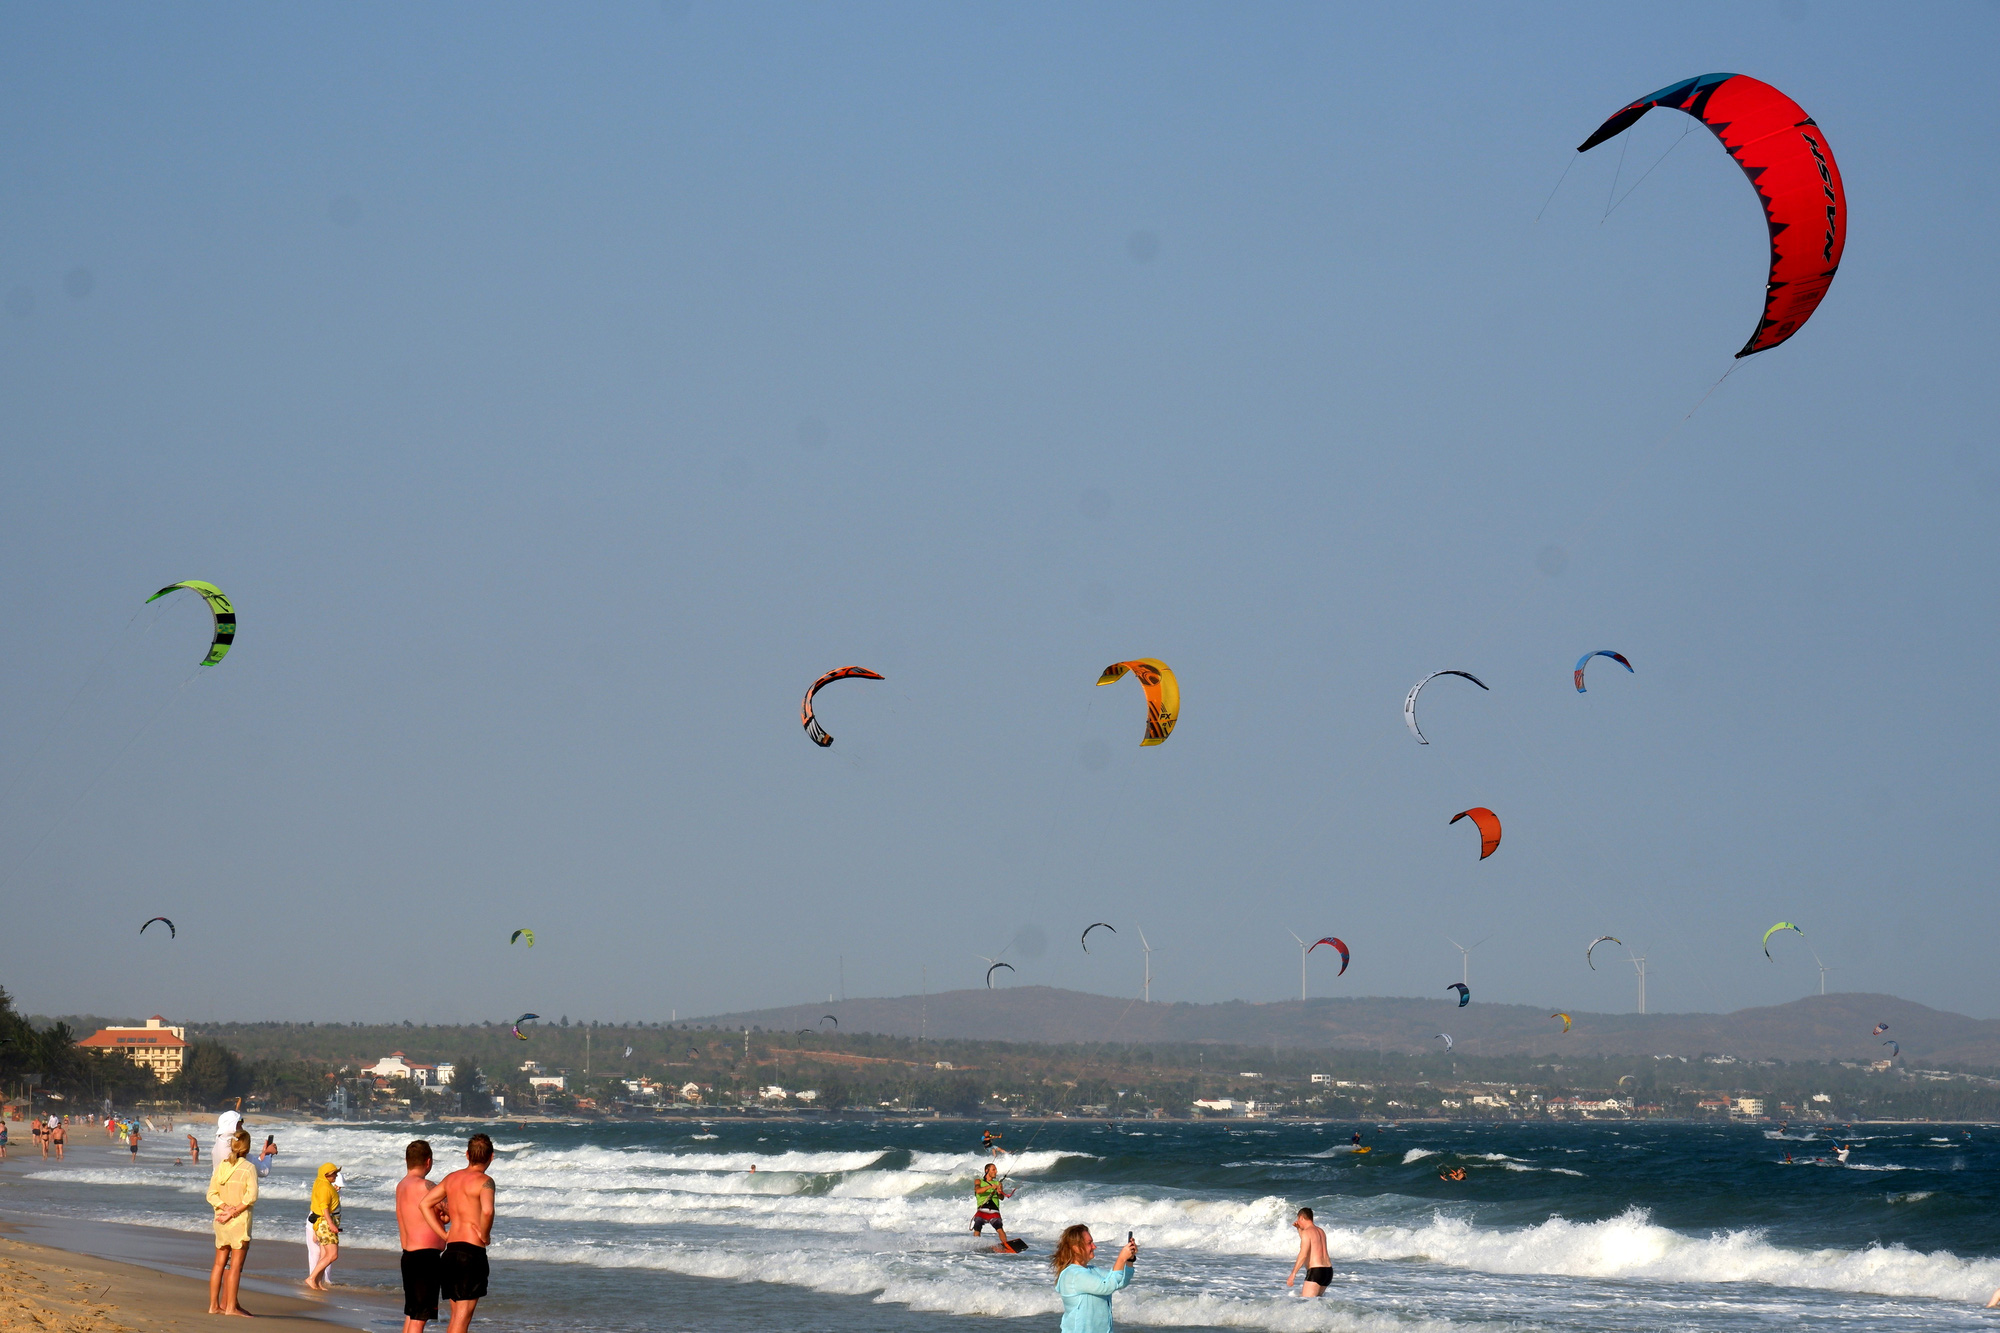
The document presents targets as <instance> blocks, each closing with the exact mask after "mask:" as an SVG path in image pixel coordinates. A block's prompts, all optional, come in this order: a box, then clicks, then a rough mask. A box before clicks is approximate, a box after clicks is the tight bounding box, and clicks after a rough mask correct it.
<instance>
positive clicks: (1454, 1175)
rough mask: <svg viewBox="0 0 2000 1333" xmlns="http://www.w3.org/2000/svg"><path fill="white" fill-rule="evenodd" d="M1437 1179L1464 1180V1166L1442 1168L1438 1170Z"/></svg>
mask: <svg viewBox="0 0 2000 1333" xmlns="http://www.w3.org/2000/svg"><path fill="white" fill-rule="evenodd" d="M1438 1179H1439V1180H1464V1179H1465V1168H1464V1167H1462V1166H1450V1167H1446V1168H1445V1169H1444V1170H1442V1171H1440V1172H1438Z"/></svg>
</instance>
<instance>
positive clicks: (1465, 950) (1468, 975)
mask: <svg viewBox="0 0 2000 1333" xmlns="http://www.w3.org/2000/svg"><path fill="white" fill-rule="evenodd" d="M1492 938H1493V936H1491V935H1488V936H1487V937H1486V940H1490V939H1492ZM1445 939H1447V940H1450V941H1451V947H1452V948H1454V949H1456V950H1458V951H1459V953H1461V954H1463V955H1464V959H1463V962H1464V963H1465V969H1464V971H1463V972H1461V973H1460V974H1459V978H1458V979H1459V980H1460V981H1462V982H1464V983H1465V984H1466V985H1467V986H1468V987H1469V986H1471V985H1472V951H1473V950H1474V949H1477V948H1478V947H1479V944H1484V943H1486V940H1481V941H1479V944H1473V945H1465V944H1460V943H1459V942H1458V941H1457V940H1454V939H1452V938H1451V936H1449V935H1447V936H1445Z"/></svg>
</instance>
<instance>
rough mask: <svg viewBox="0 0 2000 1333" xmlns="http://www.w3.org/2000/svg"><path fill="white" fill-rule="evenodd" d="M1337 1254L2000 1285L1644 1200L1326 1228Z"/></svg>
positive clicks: (1625, 1275)
mask: <svg viewBox="0 0 2000 1333" xmlns="http://www.w3.org/2000/svg"><path fill="white" fill-rule="evenodd" d="M1327 1232H1328V1237H1327V1238H1328V1241H1329V1243H1330V1248H1331V1249H1332V1250H1333V1252H1334V1256H1335V1258H1336V1259H1371V1260H1411V1259H1420V1260H1428V1261H1430V1262H1432V1263H1438V1264H1446V1265H1449V1266H1451V1267H1454V1268H1465V1269H1471V1270H1474V1271H1478V1272H1487V1273H1513V1274H1536V1275H1554V1276H1561V1277H1587V1278H1617V1279H1622V1280H1628V1281H1629V1280H1634V1279H1637V1280H1651V1281H1661V1282H1718V1283H1735V1282H1766V1283H1770V1284H1773V1285H1775V1286H1786V1287H1805V1288H1811V1289H1815V1290H1821V1291H1853V1292H1869V1293H1873V1294H1877V1295H1883V1296H1917V1297H1930V1298H1934V1299H1937V1300H1957V1301H1964V1300H1972V1299H1975V1298H1978V1299H1984V1298H1985V1296H1986V1295H1987V1294H1988V1293H1989V1292H1991V1291H1992V1290H1993V1289H1994V1288H1995V1287H2000V1260H1994V1259H1982V1260H1968V1259H1961V1258H1959V1257H1958V1256H1956V1255H1954V1254H1951V1253H1949V1252H1946V1251H1942V1250H1940V1251H1937V1252H1935V1253H1931V1254H1925V1253H1922V1252H1921V1251H1917V1250H1910V1249H1905V1248H1903V1247H1902V1246H1900V1245H1897V1246H1869V1247H1868V1248H1867V1249H1862V1250H1833V1249H1827V1250H1795V1249H1786V1248H1782V1247H1780V1246H1776V1245H1772V1244H1769V1243H1768V1242H1766V1241H1765V1240H1764V1238H1763V1235H1762V1233H1761V1232H1757V1231H1731V1232H1722V1233H1717V1234H1715V1235H1711V1236H1708V1237H1706V1238H1696V1237H1691V1236H1683V1235H1681V1234H1680V1233H1679V1232H1677V1231H1670V1230H1668V1229H1667V1228H1666V1227H1661V1226H1655V1225H1653V1222H1652V1220H1651V1215H1650V1214H1649V1213H1648V1211H1647V1210H1646V1209H1643V1208H1637V1207H1634V1208H1628V1209H1626V1210H1625V1212H1623V1213H1621V1214H1619V1215H1618V1216H1617V1217H1614V1218H1608V1219H1606V1220H1604V1221H1601V1222H1571V1221H1568V1220H1567V1219H1564V1218H1560V1217H1555V1218H1550V1219H1549V1220H1548V1221H1547V1222H1543V1223H1541V1224H1540V1225H1537V1226H1532V1227H1525V1228H1520V1229H1515V1230H1489V1229H1482V1228H1478V1227H1475V1226H1473V1225H1472V1224H1471V1223H1470V1222H1467V1221H1465V1220H1464V1219H1462V1218H1456V1217H1447V1216H1444V1215H1443V1214H1439V1215H1437V1216H1436V1217H1435V1218H1434V1219H1433V1220H1432V1221H1431V1222H1430V1224H1429V1225H1427V1226H1422V1227H1393V1226H1392V1227H1369V1228H1365V1229H1358V1230H1356V1229H1346V1228H1342V1229H1339V1230H1337V1231H1336V1229H1335V1228H1333V1227H1328V1228H1327Z"/></svg>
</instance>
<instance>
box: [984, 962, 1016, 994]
mask: <svg viewBox="0 0 2000 1333" xmlns="http://www.w3.org/2000/svg"><path fill="white" fill-rule="evenodd" d="M999 967H1004V968H1006V969H1007V970H1008V971H1009V972H1012V971H1013V970H1014V965H1013V964H1012V963H995V964H993V966H992V967H989V968H987V969H986V989H987V990H992V989H993V969H994V968H999Z"/></svg>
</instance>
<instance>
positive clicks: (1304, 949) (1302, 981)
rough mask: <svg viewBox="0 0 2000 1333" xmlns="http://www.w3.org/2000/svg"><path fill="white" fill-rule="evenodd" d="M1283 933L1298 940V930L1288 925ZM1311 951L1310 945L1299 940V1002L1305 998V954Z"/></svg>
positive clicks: (1302, 1001)
mask: <svg viewBox="0 0 2000 1333" xmlns="http://www.w3.org/2000/svg"><path fill="white" fill-rule="evenodd" d="M1285 933H1286V934H1287V935H1290V936H1291V937H1292V938H1293V939H1295V940H1299V935H1298V932H1297V931H1295V930H1292V929H1291V928H1290V927H1287V928H1286V929H1285ZM1311 952H1312V945H1310V944H1307V943H1306V942H1305V941H1304V940H1299V1003H1300V1004H1304V1003H1305V999H1306V955H1307V954H1309V953H1311Z"/></svg>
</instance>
